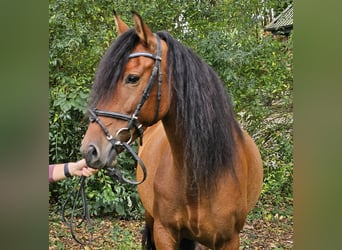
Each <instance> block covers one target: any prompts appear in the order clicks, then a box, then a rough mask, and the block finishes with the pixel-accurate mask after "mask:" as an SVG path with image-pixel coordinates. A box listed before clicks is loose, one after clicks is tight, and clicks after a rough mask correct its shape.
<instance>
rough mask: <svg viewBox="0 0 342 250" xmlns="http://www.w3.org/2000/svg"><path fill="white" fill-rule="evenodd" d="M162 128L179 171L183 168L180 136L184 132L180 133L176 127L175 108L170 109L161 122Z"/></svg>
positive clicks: (182, 140) (183, 146)
mask: <svg viewBox="0 0 342 250" xmlns="http://www.w3.org/2000/svg"><path fill="white" fill-rule="evenodd" d="M162 122H163V126H164V129H165V132H166V136H167V138H168V141H169V143H170V147H171V151H172V155H173V159H174V162H175V165H176V167H177V168H179V169H183V168H184V148H185V145H184V139H183V136H182V134H183V133H184V132H185V131H180V130H179V126H177V122H176V111H175V108H172V105H171V108H170V110H169V112H168V114H167V115H166V117H165V118H164V119H163V120H162Z"/></svg>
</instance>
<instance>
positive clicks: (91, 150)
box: [85, 144, 100, 166]
mask: <svg viewBox="0 0 342 250" xmlns="http://www.w3.org/2000/svg"><path fill="white" fill-rule="evenodd" d="M99 157H100V155H99V152H98V149H97V147H96V146H95V145H93V144H91V145H89V147H88V150H87V153H86V155H85V159H86V162H87V164H88V165H90V166H92V165H94V163H96V162H97V161H98V160H99Z"/></svg>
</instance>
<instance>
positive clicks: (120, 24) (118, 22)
mask: <svg viewBox="0 0 342 250" xmlns="http://www.w3.org/2000/svg"><path fill="white" fill-rule="evenodd" d="M113 14H114V21H115V26H116V29H117V31H118V34H119V35H121V34H122V33H124V32H126V31H127V30H129V27H128V25H127V24H125V23H124V21H122V19H121V18H120V17H119V15H118V14H117V13H116V11H115V10H113Z"/></svg>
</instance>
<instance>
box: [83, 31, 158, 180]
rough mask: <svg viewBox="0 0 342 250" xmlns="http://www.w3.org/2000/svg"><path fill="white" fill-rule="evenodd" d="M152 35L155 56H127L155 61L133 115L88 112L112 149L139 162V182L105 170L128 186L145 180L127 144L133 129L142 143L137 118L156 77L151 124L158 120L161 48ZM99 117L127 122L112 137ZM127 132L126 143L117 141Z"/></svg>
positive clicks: (138, 159) (141, 53)
mask: <svg viewBox="0 0 342 250" xmlns="http://www.w3.org/2000/svg"><path fill="white" fill-rule="evenodd" d="M154 35H155V37H156V39H157V54H151V53H147V52H136V53H132V54H130V55H129V56H128V58H129V59H132V58H136V57H140V56H143V57H148V58H151V59H153V60H155V63H154V67H153V69H152V73H151V76H150V79H149V81H148V83H147V86H146V88H145V90H144V92H143V95H142V97H141V99H140V102H139V103H138V105H137V107H136V108H135V111H134V112H133V114H132V115H127V114H122V113H117V112H110V111H104V110H99V109H96V108H95V109H89V110H88V111H89V114H90V117H89V121H90V122H96V123H97V124H98V125H99V126H100V127H101V129H102V131H103V133H104V134H105V136H106V139H107V140H108V141H109V142H110V143H111V144H112V145H113V146H114V147H119V146H122V147H124V148H125V149H126V150H127V151H128V152H129V153H130V154H131V155H132V156H133V157H134V158H135V159H136V160H137V161H138V162H139V164H140V166H141V168H142V170H143V173H144V177H143V179H142V180H141V181H139V182H132V181H129V180H127V179H125V178H124V177H123V176H121V174H120V172H118V170H114V169H111V168H107V169H109V170H110V171H114V172H115V173H114V174H115V175H116V176H118V177H119V178H121V179H123V180H124V181H125V182H128V183H130V184H135V185H138V184H140V183H142V182H143V181H144V180H145V179H146V168H145V165H144V163H143V162H142V161H141V159H140V158H139V157H138V155H137V154H136V153H135V152H134V151H133V150H132V148H131V147H130V146H129V144H130V143H132V141H133V133H134V131H132V130H133V128H134V129H135V131H137V135H138V138H140V143H142V136H143V133H144V127H143V125H142V124H141V123H139V121H138V118H139V114H140V111H141V108H142V107H143V105H144V104H145V102H146V100H147V99H148V98H149V96H150V92H151V90H152V87H153V86H154V84H155V82H156V77H157V75H158V90H157V104H156V107H155V114H154V118H153V122H152V123H155V122H156V121H157V120H158V116H159V106H160V98H161V84H162V74H161V69H160V64H161V55H162V47H161V42H160V37H159V36H158V35H157V34H154ZM100 116H102V117H109V118H113V119H119V120H125V121H127V122H128V124H127V127H124V128H120V129H119V130H118V131H117V132H116V134H115V136H112V135H111V134H110V132H109V131H108V129H107V127H106V126H105V125H104V124H103V122H102V121H101V120H100V119H99V117H100ZM127 132H129V135H130V137H129V139H128V140H127V141H121V140H120V139H118V138H120V134H122V133H127Z"/></svg>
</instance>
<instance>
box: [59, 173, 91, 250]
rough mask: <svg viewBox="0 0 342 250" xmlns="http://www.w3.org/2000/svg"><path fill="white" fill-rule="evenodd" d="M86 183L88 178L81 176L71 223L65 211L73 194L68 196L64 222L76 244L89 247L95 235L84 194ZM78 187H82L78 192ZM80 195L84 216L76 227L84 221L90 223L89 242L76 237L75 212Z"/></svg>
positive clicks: (63, 208) (63, 207)
mask: <svg viewBox="0 0 342 250" xmlns="http://www.w3.org/2000/svg"><path fill="white" fill-rule="evenodd" d="M85 183H86V177H85V176H81V177H80V178H79V181H78V183H77V184H76V188H75V190H74V199H73V205H72V210H71V215H70V220H69V221H67V220H66V218H65V210H66V206H67V204H68V202H69V200H70V199H71V197H72V196H73V194H72V193H71V194H70V195H69V196H68V198H67V199H66V201H65V203H64V205H63V206H62V221H63V222H64V223H65V224H66V225H67V226H68V227H69V229H70V233H71V236H72V238H73V239H74V240H75V241H76V242H78V243H79V244H81V245H87V244H89V243H91V242H92V241H93V234H94V231H93V225H92V223H91V220H90V216H89V209H88V205H87V199H86V196H85V192H84V187H85ZM78 185H80V186H79V189H78V190H76V189H77V186H78ZM80 195H81V198H82V205H83V214H82V220H81V222H80V223H78V225H76V227H80V226H81V225H82V223H83V222H84V221H86V222H87V223H88V229H89V231H90V239H89V240H88V241H81V240H79V239H78V238H77V237H76V234H75V230H74V211H75V207H76V204H77V201H78V198H79V196H80Z"/></svg>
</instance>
